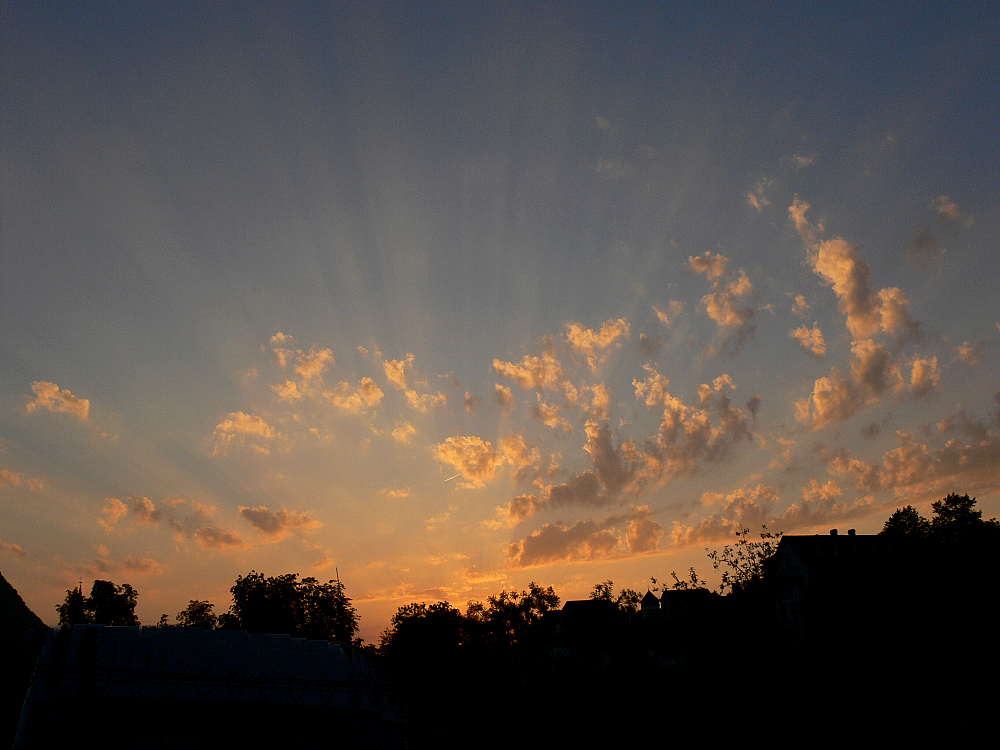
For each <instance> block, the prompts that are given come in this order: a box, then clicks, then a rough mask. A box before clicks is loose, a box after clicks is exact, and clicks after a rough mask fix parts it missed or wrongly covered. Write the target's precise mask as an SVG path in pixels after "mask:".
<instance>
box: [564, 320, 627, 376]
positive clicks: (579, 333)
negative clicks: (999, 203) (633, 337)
mask: <svg viewBox="0 0 1000 750" xmlns="http://www.w3.org/2000/svg"><path fill="white" fill-rule="evenodd" d="M566 327H567V329H568V330H567V332H566V340H567V341H568V342H569V345H570V348H571V349H572V350H573V351H574V352H576V353H577V354H583V355H585V356H586V357H587V364H588V365H590V369H591V370H594V371H595V372H596V370H597V367H598V365H599V364H601V363H602V362H603V361H604V358H603V357H601V356H600V355H599V354H598V351H599V350H603V349H607V348H608V347H610V346H617V347H620V346H621V339H627V338H629V333H630V331H631V328H630V326H629V324H628V321H627V320H625V318H618V319H613V320H606V321H604V325H602V326H601V330H600V331H594V330H592V329H590V328H584V327H583V326H582V325H580V324H579V323H569V324H568V325H567V326H566Z"/></svg>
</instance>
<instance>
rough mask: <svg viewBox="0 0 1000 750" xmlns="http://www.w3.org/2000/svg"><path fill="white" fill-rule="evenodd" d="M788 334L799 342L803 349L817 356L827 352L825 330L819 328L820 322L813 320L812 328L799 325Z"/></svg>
mask: <svg viewBox="0 0 1000 750" xmlns="http://www.w3.org/2000/svg"><path fill="white" fill-rule="evenodd" d="M788 335H789V336H791V337H792V338H793V339H795V340H796V341H798V342H799V346H801V347H802V350H803V351H805V352H808V353H809V354H812V355H813V356H815V357H822V356H823V355H824V354H826V342H825V341H824V340H823V332H822V331H821V330H820V329H819V323H816V322H813V327H812V328H807V327H806V326H799V327H798V328H796V329H795V330H793V331H791V332H790V333H789V334H788Z"/></svg>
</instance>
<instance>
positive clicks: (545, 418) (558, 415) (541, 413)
mask: <svg viewBox="0 0 1000 750" xmlns="http://www.w3.org/2000/svg"><path fill="white" fill-rule="evenodd" d="M531 413H532V415H533V416H534V417H535V419H537V420H539V421H540V422H541V423H542V424H544V425H545V426H546V427H551V428H552V429H554V430H562V431H564V432H568V431H569V430H571V429H573V425H571V424H570V423H569V422H568V421H566V420H565V419H564V418H563V417H562V407H560V406H559V405H558V404H546V403H545V402H544V401H542V394H540V393H539V394H538V403H537V404H535V405H534V406H533V407H531Z"/></svg>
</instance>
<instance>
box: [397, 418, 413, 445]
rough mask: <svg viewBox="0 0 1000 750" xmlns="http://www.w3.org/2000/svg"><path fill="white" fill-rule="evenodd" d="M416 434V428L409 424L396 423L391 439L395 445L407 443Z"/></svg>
mask: <svg viewBox="0 0 1000 750" xmlns="http://www.w3.org/2000/svg"><path fill="white" fill-rule="evenodd" d="M416 434H417V428H416V427H414V426H413V425H412V424H410V423H409V422H396V427H395V428H394V429H393V431H392V439H393V440H395V441H396V442H397V443H409V442H410V441H411V440H412V439H413V436H414V435H416Z"/></svg>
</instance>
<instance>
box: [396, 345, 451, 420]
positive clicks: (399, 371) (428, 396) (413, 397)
mask: <svg viewBox="0 0 1000 750" xmlns="http://www.w3.org/2000/svg"><path fill="white" fill-rule="evenodd" d="M413 360H414V356H413V354H407V355H406V357H405V358H404V359H387V360H385V362H384V367H385V376H386V378H388V379H389V382H390V383H392V384H393V385H394V386H396V388H398V389H399V390H401V391H403V395H404V396H406V403H407V405H409V407H410V408H411V409H414V410H416V411H419V412H426V411H427V410H428V409H429V408H430V407H432V406H445V405H446V404H447V403H448V397H447V396H446V395H445V394H443V393H441V392H440V391H438V392H437V393H423V394H421V393H418V392H417V391H416V389H414V388H410V387H409V385H408V383H407V375H406V374H407V372H408V371H409V370H411V369H412V368H413ZM422 385H426V383H422Z"/></svg>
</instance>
